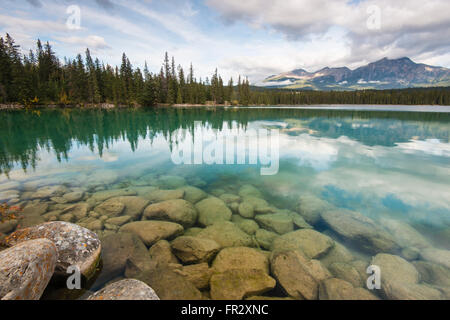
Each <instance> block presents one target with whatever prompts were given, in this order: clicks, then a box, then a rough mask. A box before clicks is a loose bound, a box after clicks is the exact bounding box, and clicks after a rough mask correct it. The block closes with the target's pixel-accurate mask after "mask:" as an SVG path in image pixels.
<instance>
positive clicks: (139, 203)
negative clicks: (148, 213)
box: [110, 196, 149, 220]
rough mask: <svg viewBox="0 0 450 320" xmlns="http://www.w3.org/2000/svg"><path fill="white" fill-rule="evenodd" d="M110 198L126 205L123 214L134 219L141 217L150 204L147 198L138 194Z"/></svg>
mask: <svg viewBox="0 0 450 320" xmlns="http://www.w3.org/2000/svg"><path fill="white" fill-rule="evenodd" d="M110 200H111V201H118V202H120V203H122V204H123V205H124V206H125V209H124V211H123V215H124V216H130V217H131V219H132V220H138V219H140V217H141V215H142V212H143V211H144V209H145V207H147V205H148V204H149V201H148V200H147V199H144V198H142V197H136V196H122V197H114V198H111V199H110Z"/></svg>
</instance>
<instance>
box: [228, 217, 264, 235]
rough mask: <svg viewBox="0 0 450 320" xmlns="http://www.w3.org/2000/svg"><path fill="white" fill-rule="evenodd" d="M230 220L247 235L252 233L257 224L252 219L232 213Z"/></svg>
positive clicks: (255, 229)
mask: <svg viewBox="0 0 450 320" xmlns="http://www.w3.org/2000/svg"><path fill="white" fill-rule="evenodd" d="M231 221H232V222H233V223H234V224H236V226H238V227H239V229H241V230H242V231H244V232H245V233H246V234H248V235H254V234H255V233H256V231H258V229H259V226H258V224H257V223H256V222H255V220H253V219H244V218H242V217H241V216H240V215H236V214H234V215H232V217H231Z"/></svg>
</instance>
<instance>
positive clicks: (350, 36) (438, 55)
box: [0, 0, 450, 83]
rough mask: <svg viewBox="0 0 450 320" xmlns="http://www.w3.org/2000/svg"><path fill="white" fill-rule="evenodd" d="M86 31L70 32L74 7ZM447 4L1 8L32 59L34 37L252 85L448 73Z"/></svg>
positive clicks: (280, 1)
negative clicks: (364, 73)
mask: <svg viewBox="0 0 450 320" xmlns="http://www.w3.org/2000/svg"><path fill="white" fill-rule="evenodd" d="M69 5H77V6H79V8H80V10H81V11H80V12H81V25H80V28H79V29H77V30H73V29H69V28H67V26H66V21H67V19H68V17H69V14H68V13H67V8H68V7H69ZM449 12H450V1H448V0H428V1H423V0H396V1H389V0H366V1H363V0H361V1H358V0H353V1H350V0H329V1H325V0H315V1H310V0H246V1H242V0H226V1H224V0H205V1H189V0H165V1H157V0H153V1H152V0H140V1H125V0H96V1H87V0H79V1H66V0H27V1H12V0H7V1H2V7H1V8H0V32H1V33H2V34H4V33H6V32H9V33H10V34H11V35H12V36H13V37H14V38H15V39H17V42H18V43H19V44H21V45H22V46H23V47H24V49H26V50H28V49H30V48H32V47H33V46H34V44H35V41H36V39H37V38H41V40H44V41H47V40H49V41H50V42H51V43H53V45H54V48H55V50H56V51H57V52H58V54H60V55H61V58H63V57H64V56H67V57H74V56H75V55H76V53H79V52H84V51H85V49H86V47H89V48H91V49H92V51H93V52H94V54H95V55H97V56H99V57H100V58H101V59H102V60H104V61H105V62H109V63H111V64H119V63H120V57H121V55H122V52H123V51H125V52H126V53H127V55H128V56H129V57H130V60H131V61H132V63H133V64H134V65H135V66H139V67H142V65H143V64H144V61H148V63H149V66H150V68H151V69H152V71H153V72H157V71H158V70H159V68H160V66H161V61H162V57H163V54H164V52H165V51H169V53H170V54H171V55H175V57H176V59H177V63H181V64H182V65H183V66H185V67H187V66H188V65H189V63H190V62H193V64H194V66H196V69H197V76H198V77H200V76H201V77H203V78H204V77H206V76H209V75H211V74H212V72H213V71H214V69H215V68H216V67H218V68H219V71H220V73H221V74H222V75H224V76H225V77H227V78H228V77H230V76H233V77H234V78H236V77H237V75H238V74H241V75H243V76H248V77H249V78H250V80H251V82H253V83H255V82H258V81H259V80H261V79H263V78H265V77H267V76H269V75H272V74H277V73H280V72H284V71H289V70H292V69H296V68H304V69H306V70H308V71H316V70H318V69H320V68H323V67H325V66H329V67H339V66H344V65H345V66H348V67H350V68H356V67H358V66H361V65H364V64H367V63H369V62H373V61H375V60H378V59H381V58H383V57H389V58H399V57H403V56H408V57H410V58H412V59H413V60H414V61H416V62H422V63H427V64H432V65H439V66H444V67H450V15H449V14H448V13H449Z"/></svg>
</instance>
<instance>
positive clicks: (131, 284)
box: [87, 279, 159, 300]
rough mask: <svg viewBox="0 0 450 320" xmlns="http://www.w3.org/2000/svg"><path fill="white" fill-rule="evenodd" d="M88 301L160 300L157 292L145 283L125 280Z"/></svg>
mask: <svg viewBox="0 0 450 320" xmlns="http://www.w3.org/2000/svg"><path fill="white" fill-rule="evenodd" d="M87 300H159V297H158V295H157V294H156V292H155V291H154V290H153V289H152V288H151V287H149V286H148V285H146V284H145V283H144V282H142V281H139V280H135V279H125V280H121V281H117V282H114V283H111V284H109V285H107V286H106V287H104V288H103V289H101V290H99V291H97V292H95V293H94V294H92V295H91V296H89V297H88V298H87Z"/></svg>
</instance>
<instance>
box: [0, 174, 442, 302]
mask: <svg viewBox="0 0 450 320" xmlns="http://www.w3.org/2000/svg"><path fill="white" fill-rule="evenodd" d="M74 178H75V179H70V180H67V181H63V182H62V183H61V181H58V179H57V178H54V177H38V178H35V179H26V180H22V181H20V180H10V181H4V182H2V183H1V184H0V201H2V202H7V203H8V204H10V205H15V206H19V207H21V208H22V211H21V213H20V219H17V220H9V221H6V222H4V223H0V239H1V242H2V247H0V248H1V251H0V298H1V299H40V298H41V299H96V300H110V299H137V300H139V299H144V300H145V299H150V300H154V299H167V300H172V299H184V300H190V299H219V300H223V299H225V300H228V299H230V300H242V299H298V300H304V299H307V300H314V299H323V300H327V299H332V300H340V299H344V300H359V299H361V300H377V299H450V251H449V250H448V248H443V247H437V246H436V245H435V244H434V243H433V239H430V238H429V237H427V235H424V234H422V233H421V232H420V231H418V230H417V229H415V228H414V227H413V226H412V225H410V224H408V223H406V222H404V221H402V220H401V219H397V218H386V217H384V218H380V219H377V220H376V219H375V218H374V219H372V218H369V217H367V216H365V215H363V214H361V213H359V212H357V211H352V210H348V209H346V208H339V207H336V206H335V205H333V204H331V203H329V202H327V201H325V200H323V199H320V198H319V197H317V196H316V195H314V194H312V193H301V194H299V195H298V196H297V197H296V200H295V201H294V202H292V203H293V205H292V206H291V207H280V206H279V204H278V203H277V205H278V206H277V205H275V204H274V203H272V202H271V201H270V200H269V201H268V200H267V199H269V197H267V194H271V193H273V189H271V186H267V185H257V184H251V183H249V182H248V181H245V180H242V181H239V180H237V181H234V183H232V184H230V183H228V181H223V182H222V181H220V180H219V181H215V182H213V183H210V184H209V183H207V182H205V181H203V180H202V179H199V178H198V177H196V176H195V175H189V174H186V175H183V174H180V172H176V171H175V172H174V173H173V174H172V175H168V174H163V173H159V172H157V171H155V170H146V171H143V172H141V173H140V174H139V175H138V174H136V176H135V177H133V178H130V177H126V176H125V177H119V176H118V175H117V174H116V173H115V172H114V171H108V170H97V171H92V172H91V173H89V174H85V175H83V176H81V175H80V176H75V177H74ZM272 188H273V186H272ZM290 203H291V202H290ZM74 265H76V266H77V267H78V268H79V270H80V272H81V275H82V278H83V281H82V289H80V290H76V289H75V290H69V289H67V288H66V283H65V281H61V279H63V280H64V279H66V278H67V276H68V275H67V273H66V270H67V268H68V267H69V266H74ZM370 265H376V266H379V268H380V270H381V289H379V290H369V289H368V288H367V284H366V281H367V278H368V277H369V276H370V274H368V273H367V268H368V267H369V266H370Z"/></svg>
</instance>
